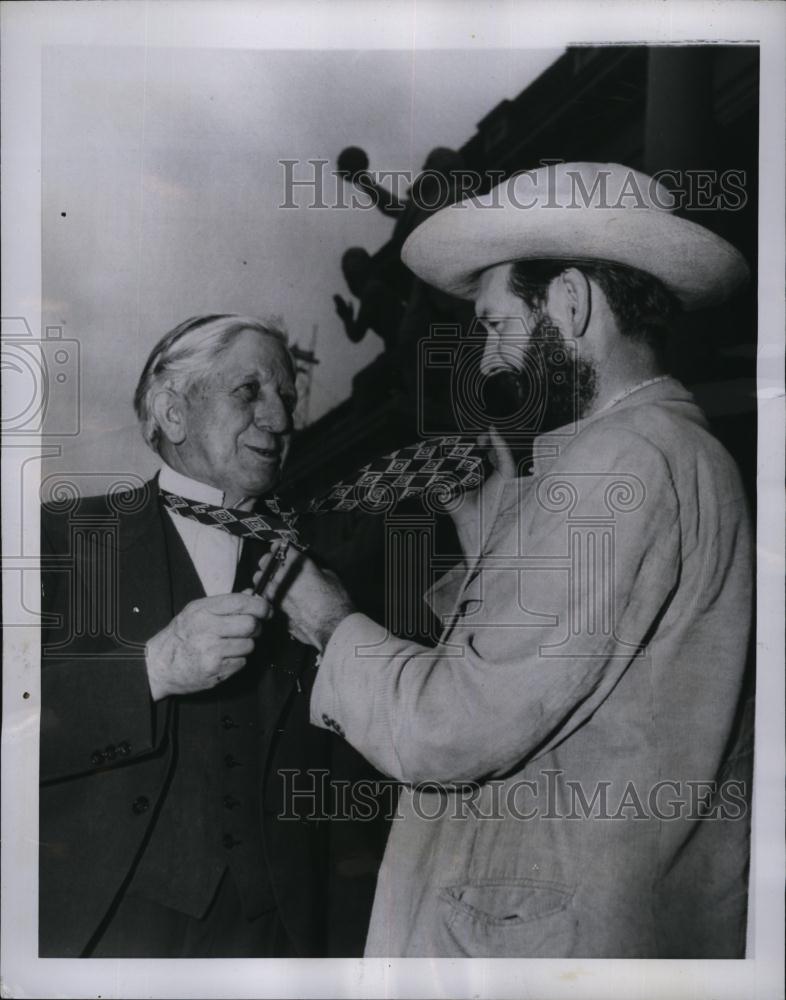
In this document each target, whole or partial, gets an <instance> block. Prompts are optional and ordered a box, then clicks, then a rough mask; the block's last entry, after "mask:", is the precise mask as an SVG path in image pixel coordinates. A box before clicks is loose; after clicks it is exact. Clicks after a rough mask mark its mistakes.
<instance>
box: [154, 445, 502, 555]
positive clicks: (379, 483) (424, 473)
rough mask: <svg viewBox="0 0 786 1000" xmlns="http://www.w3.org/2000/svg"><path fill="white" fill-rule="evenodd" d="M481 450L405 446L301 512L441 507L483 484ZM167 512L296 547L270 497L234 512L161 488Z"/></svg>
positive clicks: (290, 527)
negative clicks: (416, 502) (415, 502)
mask: <svg viewBox="0 0 786 1000" xmlns="http://www.w3.org/2000/svg"><path fill="white" fill-rule="evenodd" d="M485 460H486V451H485V449H482V448H480V447H478V445H477V444H475V442H470V441H467V440H466V439H465V438H461V437H458V436H450V437H441V438H436V439H434V440H432V441H428V442H425V443H418V444H412V445H407V447H405V448H399V449H398V450H397V451H394V452H391V453H390V454H389V455H384V456H383V457H381V458H378V459H375V460H374V461H373V462H369V463H368V464H367V465H364V466H363V467H362V468H361V469H359V470H358V471H357V472H356V473H355V474H354V475H353V476H351V477H350V478H349V479H346V480H342V481H341V482H338V483H336V484H335V485H334V486H332V487H331V489H330V490H328V491H327V493H325V494H323V495H322V496H320V497H317V498H316V499H314V500H312V501H311V502H310V503H309V504H308V506H307V507H306V508H305V513H309V514H322V513H325V512H326V511H332V510H342V511H351V510H355V509H356V508H358V507H360V508H361V509H362V510H365V511H368V512H370V513H376V512H385V511H389V510H392V508H393V507H395V506H396V504H398V503H400V502H401V501H402V500H408V499H410V498H413V497H421V498H423V499H424V502H425V503H426V504H427V505H435V506H437V507H438V506H439V505H445V504H447V503H448V502H449V501H450V500H451V499H452V498H453V497H455V496H457V495H458V494H459V493H462V492H464V491H466V490H471V489H476V488H477V487H478V486H480V484H481V483H482V482H483V479H484V476H485V473H484V462H485ZM161 498H162V500H163V502H164V505H165V506H166V508H167V509H168V510H171V511H174V513H176V514H180V515H181V516H182V517H188V518H190V519H191V520H194V521H199V523H200V524H207V525H210V526H211V527H214V528H220V529H221V530H222V531H228V532H229V533H230V534H232V535H237V536H238V537H240V538H256V539H258V540H260V541H265V542H273V541H276V540H280V541H283V542H286V543H291V544H293V545H295V546H296V547H298V548H302V545H301V543H300V541H299V539H298V532H297V529H296V526H295V525H296V521H297V517H298V515H297V513H296V512H295V511H294V510H292V509H290V508H286V507H284V506H282V504H281V502H280V500H279V499H278V498H277V497H275V496H273V497H267V498H265V500H261V501H259V502H258V504H257V506H258V507H259V509H258V510H256V511H244V510H237V509H234V508H231V507H217V506H215V505H214V504H209V503H201V502H197V501H196V500H189V499H187V498H186V497H181V496H177V495H176V494H174V493H169V492H168V491H166V490H161Z"/></svg>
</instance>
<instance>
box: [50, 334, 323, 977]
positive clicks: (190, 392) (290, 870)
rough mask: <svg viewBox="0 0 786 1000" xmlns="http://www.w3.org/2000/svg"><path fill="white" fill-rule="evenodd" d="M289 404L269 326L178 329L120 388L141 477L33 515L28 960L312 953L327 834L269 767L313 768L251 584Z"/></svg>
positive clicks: (288, 674) (278, 647)
mask: <svg viewBox="0 0 786 1000" xmlns="http://www.w3.org/2000/svg"><path fill="white" fill-rule="evenodd" d="M295 401H296V394H295V371H294V367H293V362H292V359H291V357H290V355H289V352H288V350H287V348H286V346H285V341H284V337H283V334H282V333H280V332H279V331H278V330H277V329H275V328H274V327H272V326H268V325H263V324H262V323H260V322H259V321H258V320H255V319H250V318H245V317H240V316H231V315H213V316H201V317H198V318H196V319H192V320H189V321H187V322H185V323H183V324H181V325H180V326H178V327H177V328H176V329H174V330H172V331H171V332H170V333H168V334H167V335H166V336H165V337H164V338H163V339H162V340H161V341H160V342H159V343H158V345H157V346H156V347H155V348H154V350H153V352H152V354H151V355H150V358H149V360H148V362H147V364H146V365H145V368H144V371H143V372H142V376H141V378H140V380H139V385H138V388H137V391H136V397H135V406H136V410H137V414H138V416H139V420H140V423H141V426H142V431H143V433H144V436H145V439H146V440H147V442H148V443H149V444H150V446H151V447H152V448H153V449H154V450H155V451H157V452H158V454H159V455H160V457H161V461H162V466H161V471H160V474H159V475H158V476H157V477H156V478H155V479H153V480H152V481H151V482H149V483H147V484H146V485H145V486H144V487H143V488H141V489H138V490H134V491H132V492H128V493H121V494H115V495H110V496H108V497H92V498H84V499H81V500H79V501H78V503H76V504H75V505H72V506H69V505H65V506H63V505H58V504H52V505H50V506H49V507H47V508H45V509H44V511H43V524H42V566H43V584H44V601H43V609H44V614H45V621H46V622H47V623H48V624H49V627H48V628H46V629H45V632H44V635H43V643H42V646H43V651H42V717H41V780H42V788H41V819H40V822H41V853H40V953H41V955H43V956H74V957H79V956H84V957H88V956H95V957H164V958H167V957H169V958H174V957H194V956H199V957H221V956H249V957H253V956H271V955H279V956H280V955H283V956H286V955H313V954H319V953H322V949H323V944H322V938H321V932H322V930H324V909H323V900H322V899H321V897H320V886H321V881H322V873H323V871H324V864H323V861H324V827H325V824H324V823H322V824H320V823H318V822H310V821H309V820H308V816H309V814H311V813H312V812H313V813H314V815H315V816H318V815H319V813H320V810H319V805H318V803H316V802H312V803H310V804H308V805H307V806H305V807H303V808H300V812H301V813H302V815H299V814H298V815H295V813H297V812H298V806H297V804H293V806H292V808H291V809H289V810H287V804H286V803H285V801H284V799H283V797H282V788H283V787H284V779H283V778H282V776H281V775H280V774H279V772H280V771H282V770H284V769H286V768H297V769H305V768H307V767H312V768H313V767H318V766H320V763H322V764H324V761H325V760H326V759H327V757H326V751H327V749H328V746H329V742H327V741H326V740H325V738H324V737H325V735H326V734H324V733H320V732H319V731H318V730H316V729H314V727H312V726H310V725H309V723H308V693H307V692H308V690H309V684H310V677H309V675H310V674H311V673H312V672H313V671H312V667H313V653H312V652H311V651H310V650H308V649H307V648H306V647H304V646H301V645H299V644H297V643H294V642H292V641H290V640H289V639H288V637H287V634H286V630H284V631H283V637H282V631H281V627H280V623H279V622H277V621H276V620H275V619H272V620H268V618H269V611H270V609H269V606H268V604H267V602H266V601H265V600H264V598H262V597H259V596H256V595H254V594H253V593H252V592H251V589H250V588H251V580H252V574H253V571H254V569H255V568H256V565H257V563H258V560H259V557H260V556H261V555H262V554H263V553H264V552H265V551H267V549H268V548H269V541H266V540H265V533H264V530H263V531H261V532H260V531H259V527H260V518H262V519H266V520H267V521H276V520H277V518H278V514H277V511H276V510H275V509H274V510H270V509H268V508H267V507H266V505H265V503H264V501H262V499H261V498H263V497H265V496H266V495H267V494H269V493H270V491H271V490H272V489H273V488H274V486H275V484H276V483H277V481H278V479H279V476H280V474H281V468H282V465H283V463H284V460H285V458H286V455H287V450H288V448H289V441H290V435H291V432H292V413H293V410H294V406H295ZM255 512H256V513H257V514H258V515H259V516H258V517H256V516H255ZM244 515H245V517H244ZM220 525H228V527H229V530H220ZM251 529H254V530H256V531H257V534H256V535H255V534H254V533H253V530H251ZM260 539H261V540H260ZM274 661H275V662H274ZM330 739H334V740H335V737H329V738H328V740H330ZM282 811H288V812H289V813H290V815H291V816H294V818H291V819H290V820H289V821H283V820H282V821H277V820H276V815H277V814H279V813H282Z"/></svg>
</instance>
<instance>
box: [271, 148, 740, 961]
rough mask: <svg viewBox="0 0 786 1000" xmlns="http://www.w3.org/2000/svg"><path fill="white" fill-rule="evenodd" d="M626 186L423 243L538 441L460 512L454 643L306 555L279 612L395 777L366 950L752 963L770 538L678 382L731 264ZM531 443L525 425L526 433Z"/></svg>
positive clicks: (552, 185) (631, 183)
mask: <svg viewBox="0 0 786 1000" xmlns="http://www.w3.org/2000/svg"><path fill="white" fill-rule="evenodd" d="M669 204H670V196H669V194H668V192H667V191H666V190H665V189H664V188H663V187H662V186H661V185H660V184H659V183H658V182H656V181H655V180H654V179H653V178H650V177H647V176H645V175H643V174H641V173H638V172H636V171H634V170H631V169H628V168H626V167H623V166H620V165H615V164H587V163H584V164H561V165H559V166H556V167H555V166H550V167H546V168H543V169H539V170H536V171H531V172H527V173H525V174H521V175H517V176H516V177H514V178H511V179H510V180H508V181H505V182H503V184H501V185H500V186H499V187H498V188H497V189H495V190H493V191H492V192H490V194H489V195H487V196H485V197H482V198H477V199H471V200H469V201H466V202H463V203H461V204H458V205H456V206H452V207H449V208H445V209H444V210H442V211H441V212H438V213H437V214H436V215H435V216H433V217H432V218H431V219H429V220H427V221H426V222H424V223H423V225H422V226H420V227H419V228H418V229H417V230H416V231H415V232H414V233H413V234H412V235H411V236H410V237H409V239H408V241H407V243H406V244H405V246H404V249H403V259H404V261H405V263H406V264H407V265H408V266H409V267H410V268H411V269H412V270H413V271H414V272H415V274H417V275H418V276H419V277H420V278H422V279H423V280H424V281H426V282H428V283H429V284H430V285H433V286H435V287H437V288H439V289H441V290H442V291H445V292H448V293H451V294H454V295H461V296H464V297H467V298H472V299H473V300H474V302H475V309H476V313H477V316H478V317H479V319H480V320H481V321H482V322H483V324H484V326H485V329H486V331H487V336H486V342H485V350H484V355H483V360H482V363H481V368H482V371H483V372H485V373H487V374H489V375H490V374H492V373H495V372H499V371H505V372H508V373H511V374H512V376H513V378H514V381H515V382H517V384H518V386H519V388H520V389H521V392H520V396H521V400H520V401H522V402H523V403H526V404H527V405H528V406H529V407H530V410H531V411H532V412H537V414H538V419H539V420H540V421H541V433H540V434H539V435H538V436H537V437H536V438H535V440H534V443H533V444H532V448H531V454H530V455H529V456H528V458H527V459H526V462H525V463H524V464H523V465H520V466H517V465H516V464H515V463H514V461H513V459H512V455H511V452H510V451H509V450H508V449H507V448H506V446H505V444H504V442H503V441H502V439H501V438H500V436H499V434H497V433H496V432H495V433H493V434H492V435H491V442H490V443H491V445H492V451H493V455H494V462H495V464H496V471H495V472H494V474H493V475H491V476H489V477H488V478H487V480H486V482H485V484H484V485H483V487H482V488H480V489H479V490H478V491H477V492H476V493H475V494H474V495H470V496H467V497H465V500H464V503H463V504H462V505H461V506H459V507H458V508H457V510H456V511H455V512H454V518H455V521H456V524H457V528H458V532H459V536H460V538H461V541H462V546H463V550H464V561H463V563H462V564H461V565H460V566H458V567H456V569H455V570H454V571H452V572H450V573H448V574H447V575H446V576H445V577H443V578H442V579H441V580H439V581H438V582H437V583H436V585H435V586H434V587H433V588H432V590H431V593H430V595H429V600H430V603H431V605H432V607H433V608H434V609H435V610H436V611H437V612H438V613H439V614H440V615H441V616H442V620H443V623H444V632H443V634H442V636H441V638H440V641H439V643H438V645H437V646H436V647H434V648H427V647H424V646H420V645H418V644H416V643H413V642H408V641H405V640H402V639H399V638H397V637H396V636H393V635H390V634H388V633H387V632H386V631H385V629H383V628H382V627H380V626H379V625H377V624H376V623H375V622H373V621H371V620H370V619H369V618H367V617H366V616H365V615H362V614H359V613H357V612H356V611H355V609H354V607H353V605H352V602H351V601H350V600H349V599H348V597H347V595H346V594H345V593H344V592H343V591H342V589H341V587H340V585H339V584H338V583H337V581H336V580H335V579H333V578H332V577H330V576H328V575H325V574H324V573H322V572H321V571H320V570H319V569H318V568H317V567H316V566H314V564H313V563H311V562H310V561H309V560H308V559H304V558H299V559H294V558H293V559H292V560H291V563H290V567H289V572H288V573H285V574H282V575H281V576H279V577H277V578H276V581H275V583H274V585H272V586H271V587H270V589H269V591H268V596H269V597H270V598H271V599H276V600H279V601H281V603H282V607H283V609H284V610H285V612H286V613H287V614H288V616H289V619H290V627H291V628H292V630H293V631H294V632H295V633H296V634H297V635H299V636H300V638H301V639H303V640H304V641H308V642H310V643H311V644H312V645H313V646H315V647H316V648H317V649H318V650H320V651H321V654H322V656H321V665H320V667H319V670H318V674H317V679H316V682H315V686H314V690H313V694H312V700H311V717H312V720H313V721H314V722H315V724H316V725H321V726H324V727H327V728H331V729H333V730H334V731H337V732H340V733H342V734H343V735H344V736H345V738H346V739H347V740H348V741H349V742H350V743H351V744H352V745H353V746H354V747H356V748H357V749H358V750H360V751H361V752H362V753H363V754H364V755H365V756H366V757H367V759H368V760H369V761H371V762H372V763H373V764H374V765H375V766H376V767H377V768H379V769H380V770H381V771H383V772H385V773H386V774H388V775H391V776H392V777H394V778H397V779H398V780H400V781H401V782H404V783H405V785H406V787H405V788H404V790H403V792H402V797H401V800H400V803H399V812H400V813H402V814H403V818H402V819H400V820H398V821H397V822H395V823H394V824H393V827H392V830H391V834H390V838H389V841H388V846H387V851H386V856H385V860H384V863H383V867H382V870H381V872H380V876H379V879H378V883H377V892H376V899H375V904H374V912H373V916H372V921H371V928H370V932H369V936H368V939H367V944H366V954H367V955H401V956H489V957H511V956H518V957H528V958H535V957H566V958H567V957H583V958H603V957H614V958H623V957H625V958H644V957H651V958H656V957H657V958H667V957H669V958H670V957H688V958H699V957H702V958H710V957H711V958H721V957H722V958H732V957H739V956H740V955H742V954H744V941H745V914H746V878H747V860H748V817H747V803H748V801H749V794H750V756H751V741H750V726H749V719H748V716H747V712H746V709H747V707H748V705H749V702H748V700H747V698H746V694H745V691H746V688H745V683H744V681H745V677H746V657H747V652H748V643H749V636H750V625H751V592H752V579H751V558H752V552H751V537H750V526H749V519H748V513H747V510H746V503H745V498H744V493H743V488H742V485H741V482H740V478H739V475H738V472H737V469H736V467H735V465H734V462H733V461H732V459H731V458H730V456H729V455H728V454H727V452H726V451H725V450H724V448H723V447H722V446H721V445H720V443H719V442H718V441H717V440H716V439H715V438H714V437H713V436H712V434H711V433H710V431H709V428H708V424H707V421H706V418H705V417H704V415H703V414H702V412H701V411H700V409H699V407H698V406H697V405H696V403H695V401H694V400H693V398H692V396H691V394H690V393H689V392H688V391H687V390H686V389H685V388H684V386H682V385H680V384H679V382H677V381H676V380H675V379H674V378H672V377H670V376H669V375H668V373H667V372H666V371H665V370H664V367H663V363H662V357H661V355H662V352H661V349H660V348H661V345H662V342H663V337H664V330H665V329H666V328H667V327H668V325H669V324H670V321H671V319H672V317H673V316H674V314H675V313H676V312H677V310H678V309H680V308H683V309H686V310H688V309H697V308H701V307H703V306H705V305H711V304H716V303H718V302H721V301H723V300H724V299H725V298H726V297H727V296H728V295H730V294H731V293H732V292H733V291H734V290H735V289H736V288H738V287H739V286H740V285H741V284H742V283H743V282H744V281H745V279H746V277H747V267H746V265H745V262H744V260H743V259H742V258H741V256H740V255H739V253H738V252H737V251H736V250H735V249H734V248H733V247H731V246H730V245H729V244H728V243H726V242H725V241H724V240H722V239H720V238H719V237H718V236H716V235H715V234H713V233H711V232H709V231H708V230H706V229H704V228H703V227H700V226H698V225H695V224H694V223H692V222H690V221H687V220H685V219H682V218H679V217H677V216H676V215H675V214H674V213H673V212H672V211H671V210H670V209H669V207H668V206H669ZM531 430H532V428H531V426H527V427H523V428H522V431H523V432H527V433H531Z"/></svg>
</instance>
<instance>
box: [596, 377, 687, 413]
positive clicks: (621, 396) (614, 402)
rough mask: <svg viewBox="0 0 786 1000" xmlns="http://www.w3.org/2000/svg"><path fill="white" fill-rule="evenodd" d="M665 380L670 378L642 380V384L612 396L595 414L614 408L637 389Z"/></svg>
mask: <svg viewBox="0 0 786 1000" xmlns="http://www.w3.org/2000/svg"><path fill="white" fill-rule="evenodd" d="M667 378H671V376H670V375H655V376H654V377H653V378H647V379H644V381H643V382H637V383H636V385H631V386H629V387H628V388H627V389H623V391H622V392H620V393H617V395H616V396H612V398H611V399H610V400H609V401H608V403H604V405H603V406H601V408H600V409H599V410H598V411H597V413H604V412H605V411H606V410H610V409H611V408H612V406H616V405H617V403H621V402H622V400H623V399H626V398H627V397H628V396H631V395H632V394H633V393H634V392H638V391H639V389H646V387H647V386H648V385H655V383H656V382H663V381H665V380H666V379H667Z"/></svg>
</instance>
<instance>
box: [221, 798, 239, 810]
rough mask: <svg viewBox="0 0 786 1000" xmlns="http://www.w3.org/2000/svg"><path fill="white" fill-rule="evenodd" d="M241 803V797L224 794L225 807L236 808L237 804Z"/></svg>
mask: <svg viewBox="0 0 786 1000" xmlns="http://www.w3.org/2000/svg"><path fill="white" fill-rule="evenodd" d="M239 805H240V799H236V798H235V797H234V795H225V796H224V808H225V809H234V808H235V806H239Z"/></svg>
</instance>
